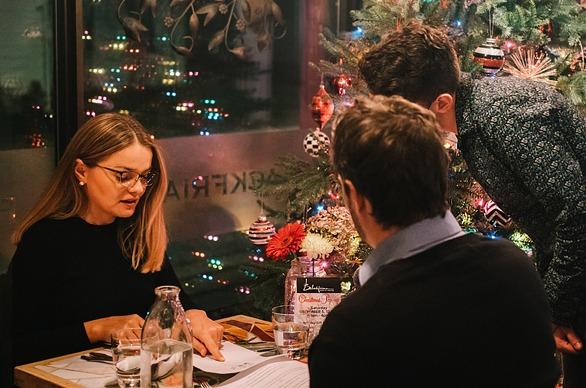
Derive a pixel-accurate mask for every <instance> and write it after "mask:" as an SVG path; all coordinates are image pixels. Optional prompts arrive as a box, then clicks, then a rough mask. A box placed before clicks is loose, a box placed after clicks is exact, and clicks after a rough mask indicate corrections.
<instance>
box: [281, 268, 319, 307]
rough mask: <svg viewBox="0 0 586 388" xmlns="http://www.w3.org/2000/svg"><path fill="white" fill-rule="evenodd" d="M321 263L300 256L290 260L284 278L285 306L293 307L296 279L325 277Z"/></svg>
mask: <svg viewBox="0 0 586 388" xmlns="http://www.w3.org/2000/svg"><path fill="white" fill-rule="evenodd" d="M321 263H322V260H318V259H315V260H312V259H310V258H309V257H307V256H300V257H299V258H296V259H293V260H291V268H289V270H288V271H287V275H286V277H285V305H287V306H294V305H295V295H296V294H297V278H300V277H324V276H327V274H326V272H325V271H324V269H323V267H322V265H321Z"/></svg>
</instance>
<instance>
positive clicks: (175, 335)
mask: <svg viewBox="0 0 586 388" xmlns="http://www.w3.org/2000/svg"><path fill="white" fill-rule="evenodd" d="M179 292H180V289H179V287H175V286H161V287H157V288H155V295H156V299H155V302H154V303H153V305H152V307H151V309H150V311H149V313H148V315H147V318H146V320H145V322H144V326H143V328H142V336H141V368H140V386H141V387H142V388H145V387H149V388H150V387H157V388H171V387H173V388H187V387H189V388H191V387H193V382H192V380H193V366H192V356H193V351H192V347H191V325H190V324H189V321H188V320H187V318H186V316H185V311H184V310H183V306H182V305H181V302H180V301H179Z"/></svg>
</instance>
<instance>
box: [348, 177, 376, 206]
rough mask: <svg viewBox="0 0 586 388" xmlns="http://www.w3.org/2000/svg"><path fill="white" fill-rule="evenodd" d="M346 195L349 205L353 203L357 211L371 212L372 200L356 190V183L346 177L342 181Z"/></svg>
mask: <svg viewBox="0 0 586 388" xmlns="http://www.w3.org/2000/svg"><path fill="white" fill-rule="evenodd" d="M342 185H343V190H344V195H345V197H346V201H347V202H348V205H351V206H352V207H353V208H354V210H355V211H360V212H362V211H364V210H366V211H367V212H370V211H371V210H372V207H371V205H370V201H369V200H368V199H367V198H366V197H365V196H364V195H362V194H360V193H359V192H358V190H356V186H354V183H352V181H350V180H348V179H344V180H343V181H342Z"/></svg>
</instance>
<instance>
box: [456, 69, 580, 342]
mask: <svg viewBox="0 0 586 388" xmlns="http://www.w3.org/2000/svg"><path fill="white" fill-rule="evenodd" d="M456 121H457V125H458V146H459V148H460V150H461V152H462V156H463V157H464V160H465V161H466V162H467V164H468V167H469V170H470V172H471V174H472V176H473V177H474V178H475V179H476V180H477V181H478V182H479V183H480V184H481V185H482V187H483V188H484V189H485V190H486V192H487V193H488V194H489V195H490V196H491V198H492V199H493V200H494V201H495V202H496V203H497V204H498V205H499V206H500V207H501V208H502V209H503V210H504V211H505V212H507V213H508V214H509V215H510V216H511V217H512V218H513V219H514V220H515V222H516V223H517V224H518V225H519V226H520V227H521V228H522V229H523V230H524V231H525V232H526V233H527V234H528V235H529V236H530V237H531V238H532V239H533V241H534V242H535V244H536V248H537V254H536V258H535V259H536V264H537V268H538V269H539V271H540V273H541V275H542V278H543V282H544V285H545V289H546V292H547V296H548V299H549V303H550V306H551V309H552V315H553V319H554V322H555V323H557V324H562V325H567V326H573V327H574V329H575V330H576V331H577V333H578V334H579V335H580V336H581V337H582V338H583V339H586V118H585V117H584V116H582V115H581V113H580V112H578V111H577V110H576V109H575V107H574V106H573V105H572V104H571V103H570V102H569V101H568V100H567V99H566V98H564V97H563V96H562V95H561V94H559V93H558V92H557V91H555V90H554V89H553V88H551V87H550V86H548V85H546V84H544V83H540V82H535V81H528V80H523V79H520V78H515V77H493V78H489V77H483V78H473V77H471V76H470V75H468V74H464V75H463V77H462V81H461V85H460V88H459V90H458V92H457V94H456Z"/></svg>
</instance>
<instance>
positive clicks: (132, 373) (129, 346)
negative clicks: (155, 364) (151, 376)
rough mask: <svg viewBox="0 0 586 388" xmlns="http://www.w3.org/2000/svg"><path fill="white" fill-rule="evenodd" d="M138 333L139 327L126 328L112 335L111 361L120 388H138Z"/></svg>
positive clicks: (139, 331)
mask: <svg viewBox="0 0 586 388" xmlns="http://www.w3.org/2000/svg"><path fill="white" fill-rule="evenodd" d="M140 333H141V328H140V327H128V328H124V329H120V330H118V331H116V332H114V333H113V335H112V341H111V342H112V361H113V364H114V368H115V369H116V380H117V381H118V386H119V387H120V388H127V387H140Z"/></svg>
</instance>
